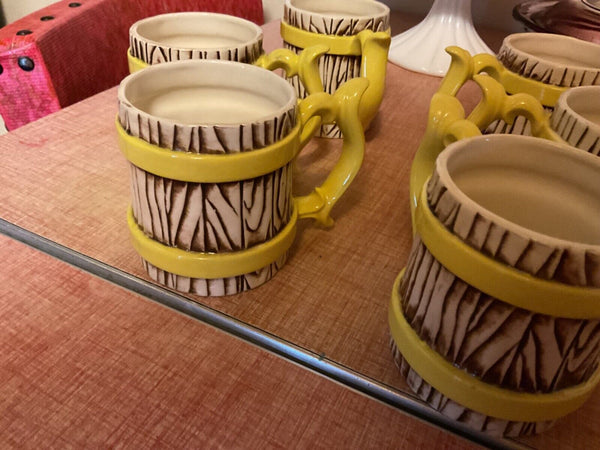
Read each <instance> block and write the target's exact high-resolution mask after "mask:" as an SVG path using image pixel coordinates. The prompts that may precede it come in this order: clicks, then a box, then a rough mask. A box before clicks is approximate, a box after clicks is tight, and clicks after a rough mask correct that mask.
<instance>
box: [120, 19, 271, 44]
mask: <svg viewBox="0 0 600 450" xmlns="http://www.w3.org/2000/svg"><path fill="white" fill-rule="evenodd" d="M129 33H130V35H136V36H138V37H139V38H140V39H141V40H143V41H145V42H149V43H152V44H156V45H158V46H162V47H169V48H176V49H179V50H192V49H201V50H216V49H226V48H231V47H239V46H240V45H244V44H248V43H251V42H255V41H258V40H259V39H262V29H261V28H260V27H259V26H258V25H256V24H254V23H253V22H250V21H248V20H245V19H242V18H239V17H235V16H229V15H226V14H217V13H206V12H184V13H171V14H161V15H158V16H153V17H148V18H146V19H143V20H140V21H138V22H136V23H135V24H133V25H132V26H131V28H130V30H129Z"/></svg>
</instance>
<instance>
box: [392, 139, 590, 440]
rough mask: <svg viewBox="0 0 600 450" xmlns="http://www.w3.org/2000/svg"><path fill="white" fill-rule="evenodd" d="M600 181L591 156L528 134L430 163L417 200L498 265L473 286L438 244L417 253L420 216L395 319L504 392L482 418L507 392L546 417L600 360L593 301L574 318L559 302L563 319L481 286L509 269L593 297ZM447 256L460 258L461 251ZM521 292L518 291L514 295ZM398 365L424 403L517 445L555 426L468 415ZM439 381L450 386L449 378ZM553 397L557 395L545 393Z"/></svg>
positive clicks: (543, 303)
mask: <svg viewBox="0 0 600 450" xmlns="http://www.w3.org/2000/svg"><path fill="white" fill-rule="evenodd" d="M599 179H600V160H599V159H598V158H596V157H594V156H592V155H590V154H588V153H585V152H577V151H573V149H572V148H570V147H568V146H567V145H563V144H556V143H551V142H549V141H546V140H542V139H538V138H532V137H525V136H509V135H488V136H482V137H476V138H470V139H463V140H460V141H457V142H456V143H454V144H451V145H450V146H448V147H447V148H446V149H445V150H444V151H443V152H442V153H441V154H440V156H439V157H438V158H437V161H436V165H435V172H434V174H433V176H432V178H431V180H430V181H429V183H428V186H427V190H426V193H425V192H424V194H426V202H427V207H428V209H429V210H430V211H431V212H432V213H433V216H434V219H435V220H437V221H439V222H440V223H441V224H442V225H443V227H444V228H446V229H447V230H448V231H449V232H450V233H451V234H452V235H454V236H455V237H457V238H458V239H459V240H460V241H461V242H463V243H465V244H467V246H468V248H470V249H472V250H475V251H476V252H479V253H481V254H482V255H485V257H486V258H488V259H489V260H492V261H495V262H496V263H497V264H496V267H495V268H492V270H490V271H486V273H484V270H483V267H480V266H479V265H473V266H472V268H471V269H469V268H468V267H467V269H468V270H467V271H466V272H465V273H468V274H469V276H472V277H473V279H474V280H477V282H478V284H479V286H478V287H475V286H473V285H471V284H468V283H467V282H465V281H464V280H463V279H461V278H459V277H458V276H456V275H455V274H454V273H453V272H452V271H451V270H449V269H448V268H446V267H445V266H444V265H442V264H441V263H440V262H439V261H438V260H437V259H436V257H434V256H433V254H436V252H439V248H436V247H439V246H436V245H435V242H433V241H430V244H429V247H427V246H426V245H425V244H424V241H423V239H422V236H421V232H420V231H419V219H417V234H416V236H415V243H414V246H413V249H412V252H411V255H410V259H409V262H408V265H407V268H406V272H405V273H404V276H403V278H402V280H401V282H400V284H399V288H398V293H399V297H400V298H401V299H402V300H401V308H402V313H403V316H404V318H405V320H406V321H407V322H408V324H410V327H411V328H412V330H414V332H415V333H416V334H417V335H418V337H419V339H421V340H422V341H423V342H424V343H426V344H427V346H428V347H429V348H431V349H433V350H435V352H436V353H437V354H438V355H441V356H442V357H443V358H444V359H445V360H446V361H447V362H449V363H450V364H451V365H452V366H454V367H458V368H460V369H462V371H465V372H466V373H467V374H469V375H470V376H471V378H472V380H473V384H474V385H477V386H479V385H481V383H479V382H483V383H485V384H486V385H491V386H497V387H501V388H502V390H503V392H504V393H505V394H502V393H499V394H497V395H498V405H496V406H494V404H493V402H492V403H491V404H487V405H486V406H485V407H486V408H487V411H491V412H494V411H495V410H496V411H500V406H499V405H500V400H502V401H504V400H505V399H504V398H503V397H505V396H506V397H511V396H512V397H514V395H513V394H512V393H519V392H521V393H531V394H536V395H539V396H540V397H539V403H538V401H537V400H535V399H532V400H527V401H528V402H530V404H529V405H528V406H530V407H531V408H530V411H529V412H528V414H530V415H531V416H532V417H543V414H544V407H542V406H541V405H544V404H550V403H551V402H554V401H555V400H556V401H557V402H560V396H561V395H562V394H560V392H561V391H562V390H563V389H569V388H571V389H572V390H573V389H575V390H577V389H578V387H579V386H583V385H585V384H590V383H592V381H593V380H591V378H592V377H594V376H595V375H594V374H595V373H596V369H597V367H598V364H599V363H600V320H599V318H600V305H598V304H597V303H596V306H594V303H593V301H592V302H591V303H590V305H591V311H592V313H591V314H589V310H588V314H587V315H586V314H579V313H578V312H576V309H577V307H578V306H579V305H577V304H576V303H577V298H578V297H577V296H576V295H577V294H576V295H575V296H574V297H573V298H574V299H575V300H574V303H571V304H572V311H571V308H570V307H569V306H568V305H566V306H565V305H563V309H562V312H563V313H564V316H563V315H559V314H549V313H547V312H546V313H544V312H543V311H550V310H551V308H552V307H553V306H554V305H552V304H551V303H552V301H553V300H551V299H550V298H539V294H540V292H541V291H540V292H538V293H537V294H536V298H533V297H532V298H529V299H527V298H525V299H522V302H523V304H527V303H529V302H530V303H531V305H534V306H532V308H526V307H524V306H523V307H519V306H515V304H514V303H513V304H511V303H510V302H509V300H508V299H501V298H500V296H492V295H490V292H500V291H503V290H506V291H507V292H509V291H510V290H511V289H510V287H506V286H501V285H499V284H498V283H494V284H492V285H486V284H485V283H486V281H485V280H486V279H487V278H486V276H487V275H490V273H491V275H494V273H492V272H494V271H495V270H501V271H502V270H504V269H503V267H513V268H515V269H518V271H519V273H523V274H529V275H531V276H533V277H535V279H540V280H551V281H552V282H553V284H551V285H550V287H549V289H551V290H552V292H560V291H561V289H562V290H563V291H564V293H565V295H567V291H568V290H574V291H575V292H582V295H585V296H586V298H587V297H590V298H592V299H593V298H595V297H593V296H594V295H596V297H597V293H598V292H599V291H598V288H599V287H600V227H599V224H600V183H599V182H598V180H599ZM422 201H425V199H422ZM421 230H422V231H426V230H423V229H421ZM438 244H439V241H438ZM472 250H470V252H471V253H473V252H472ZM450 256H452V255H450ZM452 259H454V260H461V259H464V258H463V257H462V256H461V255H459V254H458V253H457V254H455V256H452ZM463 265H464V264H463ZM491 265H492V266H493V265H494V263H492V264H491ZM511 276H513V275H511ZM515 276H516V277H519V278H521V279H523V277H522V275H519V274H517V275H514V276H513V277H515ZM528 279H529V278H527V277H525V280H526V281H525V282H526V283H527V280H528ZM560 286H564V287H563V288H561V287H560ZM544 288H546V287H544ZM578 289H579V290H578ZM514 291H515V290H514V289H513V290H512V295H513V297H515V295H514V294H515V292H514ZM534 292H536V291H534ZM520 294H522V293H521V292H518V289H517V292H516V297H518V296H519V295H520ZM558 299H560V294H559V295H558ZM581 300H582V301H584V300H586V299H584V298H582V299H581ZM511 301H512V300H511ZM586 301H587V300H586ZM549 303H550V304H549ZM588 306H589V305H588ZM538 307H539V308H541V309H539V310H536V308H538ZM396 359H397V362H398V364H399V365H400V367H401V370H402V372H403V373H404V375H405V376H406V377H407V381H408V383H409V385H410V386H411V388H412V389H413V390H414V391H415V392H416V393H417V394H418V395H419V396H420V397H421V398H422V399H423V400H425V401H427V402H428V403H429V404H430V405H432V406H433V407H434V408H436V409H438V410H439V411H441V412H442V413H443V414H445V415H447V416H450V417H452V418H454V419H456V420H459V421H461V422H465V423H467V424H468V425H469V426H471V427H474V428H477V429H480V430H483V431H486V432H488V433H492V434H501V435H506V436H517V435H524V434H531V433H536V432H540V431H542V430H543V429H545V428H547V427H548V426H549V425H551V424H552V422H553V420H533V421H523V420H516V419H515V420H507V419H506V418H505V417H500V418H499V417H497V416H494V414H492V413H488V414H482V413H480V412H476V410H473V409H470V408H468V407H465V406H463V405H462V404H460V403H459V402H457V401H453V400H452V399H451V398H452V395H450V396H448V395H444V394H442V393H441V392H440V391H438V390H437V389H435V388H434V387H432V386H431V385H430V384H429V383H428V382H426V381H425V380H424V378H428V377H427V376H421V375H420V374H419V373H418V372H417V371H415V370H413V369H412V368H411V367H410V365H409V364H408V363H407V361H404V360H403V357H402V355H401V354H400V353H399V352H396ZM595 378H597V376H596V377H595ZM446 381H448V380H446ZM596 381H597V380H596ZM593 382H594V383H595V381H593ZM442 384H444V383H442ZM446 384H447V385H449V386H452V383H450V382H449V381H448V383H446ZM446 384H444V385H446ZM592 387H593V386H592ZM439 389H442V388H441V387H440V388H439ZM444 389H445V388H444ZM450 389H452V388H450ZM586 389H587V386H586ZM473 392H475V391H473ZM556 393H559V394H557V396H558V397H557V396H552V394H556ZM545 394H548V395H550V396H552V398H551V399H548V395H546V397H544V395H545ZM473 395H476V394H473ZM492 395H495V394H492ZM512 397H511V398H512ZM566 397H567V396H566V395H565V398H566ZM465 398H469V397H468V396H467V397H465ZM557 398H558V400H557ZM518 400H519V401H521V400H522V399H518ZM508 401H509V400H507V402H508ZM511 401H512V400H511ZM515 404H518V402H517V403H515ZM538 404H539V405H540V406H537V407H536V405H538ZM522 409H523V410H525V407H523V408H522ZM548 409H550V407H548ZM560 409H561V407H560V406H556V411H558V412H556V411H555V412H554V416H553V417H554V418H556V417H560V412H561V411H560ZM522 412H523V411H520V408H518V407H516V408H514V407H513V408H512V410H510V411H509V413H506V412H503V414H508V415H510V416H512V417H520V414H522ZM566 413H567V412H566V411H565V412H564V413H563V415H564V414H566Z"/></svg>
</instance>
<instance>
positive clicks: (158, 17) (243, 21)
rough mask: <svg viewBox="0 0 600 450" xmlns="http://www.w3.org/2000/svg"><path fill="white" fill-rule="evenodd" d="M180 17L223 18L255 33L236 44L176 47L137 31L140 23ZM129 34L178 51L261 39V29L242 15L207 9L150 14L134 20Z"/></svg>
mask: <svg viewBox="0 0 600 450" xmlns="http://www.w3.org/2000/svg"><path fill="white" fill-rule="evenodd" d="M180 17H190V18H194V17H197V18H201V19H204V18H207V17H210V18H213V19H215V18H216V19H218V20H223V21H226V22H230V23H237V24H240V25H244V26H247V27H248V29H252V30H253V31H254V32H255V34H254V36H253V37H252V39H249V40H248V41H245V42H241V43H239V44H237V45H225V46H221V47H178V46H173V45H169V44H165V43H163V42H160V41H155V40H154V39H150V38H148V37H146V36H143V35H142V34H140V33H139V31H138V28H139V27H140V26H141V25H145V24H147V23H152V22H155V21H159V20H161V19H171V18H172V19H177V18H180ZM129 36H130V37H135V38H136V39H139V40H140V41H142V42H147V43H149V44H153V45H156V46H158V47H162V48H168V49H173V50H180V51H193V50H206V51H223V50H228V49H234V48H243V47H248V46H252V45H255V44H257V43H260V42H261V41H262V39H263V30H262V28H261V27H260V26H258V25H256V24H255V23H254V22H251V21H250V20H247V19H244V18H242V17H238V16H233V15H229V14H221V13H216V12H207V11H188V12H185V11H184V12H174V13H165V14H158V15H155V16H150V17H146V18H144V19H141V20H138V21H137V22H135V23H134V24H133V25H131V27H129Z"/></svg>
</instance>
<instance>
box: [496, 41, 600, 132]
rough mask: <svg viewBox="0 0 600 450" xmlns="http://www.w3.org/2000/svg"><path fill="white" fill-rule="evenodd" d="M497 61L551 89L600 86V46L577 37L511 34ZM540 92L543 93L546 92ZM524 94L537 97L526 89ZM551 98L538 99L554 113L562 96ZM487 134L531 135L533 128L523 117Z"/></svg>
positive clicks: (503, 123) (504, 43)
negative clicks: (558, 99) (556, 103)
mask: <svg viewBox="0 0 600 450" xmlns="http://www.w3.org/2000/svg"><path fill="white" fill-rule="evenodd" d="M497 58H498V60H499V61H500V63H502V65H503V66H504V67H505V68H506V69H507V70H509V71H510V72H512V73H514V74H516V75H519V76H520V77H523V78H524V79H527V80H533V81H537V82H540V83H541V84H543V85H545V86H547V87H548V88H549V89H555V88H557V89H559V90H565V89H568V88H572V87H577V86H591V85H600V45H598V44H595V43H592V42H587V41H582V40H580V39H577V38H574V37H570V36H563V35H558V34H546V33H516V34H511V35H509V36H507V37H506V38H505V39H504V42H503V43H502V46H501V48H500V51H499V52H498V56H497ZM542 87H543V86H542ZM539 91H540V92H543V89H539ZM520 92H526V93H530V94H532V95H534V96H536V95H535V94H534V93H533V92H528V91H527V88H526V87H525V88H524V89H522V90H520ZM510 93H511V94H515V93H516V92H510ZM547 97H548V98H550V99H553V101H550V102H549V101H546V99H544V98H538V100H540V101H541V102H542V104H544V106H545V107H546V109H547V110H548V111H549V112H551V111H552V109H553V108H554V102H556V100H557V98H558V95H548V96H547ZM487 131H488V132H492V133H510V134H525V135H530V134H531V127H530V125H529V123H528V122H527V120H526V119H525V118H524V117H519V118H518V119H516V120H515V122H514V123H513V124H512V125H509V124H507V123H506V122H504V121H497V122H494V123H493V124H492V125H490V127H489V128H488V130H487Z"/></svg>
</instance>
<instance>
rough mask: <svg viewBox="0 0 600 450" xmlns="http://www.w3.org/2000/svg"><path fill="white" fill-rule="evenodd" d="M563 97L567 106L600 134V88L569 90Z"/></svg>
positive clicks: (589, 87)
mask: <svg viewBox="0 0 600 450" xmlns="http://www.w3.org/2000/svg"><path fill="white" fill-rule="evenodd" d="M563 96H564V102H565V106H566V107H567V108H568V109H570V110H571V111H573V113H574V115H575V116H577V117H578V119H579V120H581V119H583V120H584V121H585V122H586V125H587V126H590V127H592V128H594V129H595V131H596V133H597V134H600V86H583V87H578V88H574V89H569V90H568V91H566V92H565V93H564V94H563ZM559 101H560V100H559Z"/></svg>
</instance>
